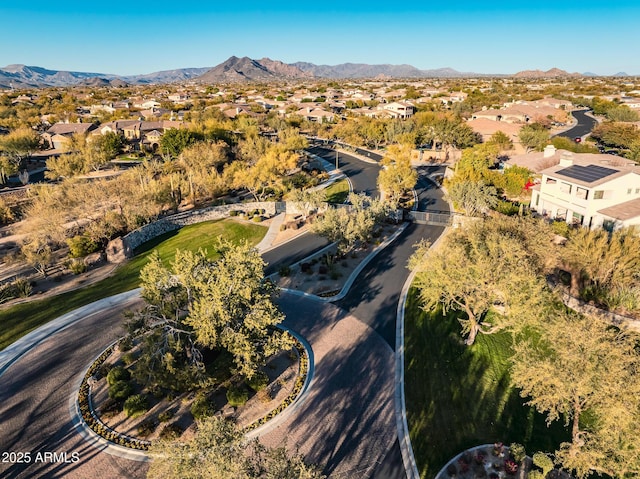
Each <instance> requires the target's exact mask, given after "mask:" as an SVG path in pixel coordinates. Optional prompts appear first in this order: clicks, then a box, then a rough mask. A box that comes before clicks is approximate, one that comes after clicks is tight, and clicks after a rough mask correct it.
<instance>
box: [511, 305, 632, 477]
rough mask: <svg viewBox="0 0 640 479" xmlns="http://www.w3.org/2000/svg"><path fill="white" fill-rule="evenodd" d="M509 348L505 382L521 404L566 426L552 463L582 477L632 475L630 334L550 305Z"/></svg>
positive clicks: (549, 420)
mask: <svg viewBox="0 0 640 479" xmlns="http://www.w3.org/2000/svg"><path fill="white" fill-rule="evenodd" d="M534 331H535V332H534V333H533V334H530V335H529V336H528V338H526V339H523V340H521V341H519V342H517V343H516V344H515V346H514V349H515V355H514V357H513V358H512V360H513V370H512V380H513V383H514V384H515V385H516V386H517V387H518V388H520V390H521V395H522V396H523V397H526V398H528V404H530V405H532V406H534V407H535V408H536V409H537V410H538V411H540V412H542V413H545V414H546V415H547V421H548V422H552V421H556V420H561V419H563V420H564V421H565V423H566V424H567V425H568V426H570V431H571V442H568V443H563V444H562V445H561V447H560V449H559V450H558V451H557V452H556V461H557V462H559V463H560V464H562V466H563V467H565V468H567V469H571V470H574V471H575V472H576V474H577V475H578V476H579V477H581V478H583V477H585V476H587V475H588V474H590V473H592V472H597V473H599V474H607V475H609V476H612V477H619V478H623V477H636V476H637V475H638V474H640V440H639V439H638V434H637V431H638V428H639V427H640V383H638V380H637V374H638V372H640V356H639V355H638V351H637V338H633V337H631V336H629V335H627V334H624V333H623V332H621V331H619V330H615V329H613V328H611V327H609V326H608V325H607V324H605V323H604V322H602V321H600V320H598V319H596V318H591V317H583V316H580V315H578V314H576V313H574V312H568V311H566V310H564V309H560V308H559V309H557V310H556V311H554V312H553V314H549V315H547V316H546V318H545V321H544V324H539V325H538V327H537V328H535V329H534Z"/></svg>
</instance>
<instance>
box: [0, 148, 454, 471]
mask: <svg viewBox="0 0 640 479" xmlns="http://www.w3.org/2000/svg"><path fill="white" fill-rule="evenodd" d="M323 154H326V155H331V154H333V155H335V153H334V152H332V151H329V152H326V151H325V153H323ZM340 159H341V165H340V166H341V168H342V169H343V171H345V172H349V173H351V174H353V175H354V178H353V179H352V182H353V183H354V189H355V190H356V191H358V190H361V191H362V190H364V191H367V192H369V193H371V194H375V193H376V190H375V188H374V187H372V186H371V185H372V184H373V185H374V184H375V182H373V183H372V182H371V178H373V177H376V176H377V168H378V167H377V165H372V164H370V163H366V162H362V161H359V160H357V159H354V158H352V157H349V156H348V155H340ZM426 172H427V173H428V171H426ZM421 173H424V172H421ZM354 179H355V181H354ZM418 191H419V204H420V206H428V207H429V208H430V209H440V210H446V209H447V206H446V203H444V202H443V201H442V194H441V192H440V191H439V190H437V189H436V188H434V187H433V185H432V184H431V183H430V182H427V181H424V180H423V179H421V180H420V182H419V185H418ZM441 232H442V228H437V227H429V226H419V225H410V226H409V228H407V230H405V231H404V233H403V234H402V235H401V236H400V237H399V238H398V239H397V240H396V242H394V243H393V244H392V245H391V246H390V247H389V248H387V249H386V250H384V251H383V252H382V253H381V254H379V255H378V256H377V257H376V258H375V259H374V260H373V261H372V262H371V263H370V264H369V265H368V266H367V267H366V268H365V269H364V271H363V272H362V273H361V275H360V276H359V277H358V279H357V281H356V282H355V283H354V285H353V288H352V289H351V291H350V292H349V294H348V295H347V296H346V297H345V298H343V299H342V300H341V301H340V302H338V303H337V304H336V305H331V304H325V303H319V302H317V301H314V300H310V299H308V298H301V297H299V296H296V295H289V294H285V295H284V296H283V298H282V299H281V301H280V302H281V306H282V308H283V309H284V310H285V311H287V313H288V315H287V324H288V325H289V326H290V327H292V328H293V329H295V330H297V331H300V332H302V333H303V335H304V336H305V337H307V339H308V340H310V343H311V345H312V348H313V351H314V355H315V360H316V376H315V378H314V380H313V381H312V384H311V386H310V389H309V396H308V398H307V399H306V400H305V401H304V402H303V403H302V405H301V406H300V407H299V408H298V409H297V410H296V412H295V414H293V415H291V416H290V417H289V418H288V419H287V421H285V422H284V423H283V424H280V425H278V427H277V428H276V429H275V430H274V431H271V432H269V433H267V434H266V436H265V441H266V442H272V441H276V440H279V439H281V438H283V437H286V438H289V439H291V440H293V441H294V442H295V445H296V446H298V447H300V450H301V452H305V453H306V454H307V456H308V457H309V459H310V460H312V461H317V462H318V463H320V464H324V465H325V472H326V473H330V474H331V477H339V478H342V477H344V478H347V477H358V478H360V477H375V478H386V479H395V478H398V479H399V478H404V477H406V476H405V472H404V466H403V464H402V458H401V455H400V450H399V446H398V441H397V437H396V430H395V418H394V414H393V390H394V384H393V370H394V355H393V347H394V346H395V340H394V328H395V316H396V315H395V312H396V308H397V302H398V298H399V295H400V289H401V288H402V286H403V284H404V282H405V280H406V277H407V275H408V272H407V270H406V262H407V259H408V258H409V256H410V255H411V253H412V251H413V248H412V246H413V244H415V243H416V242H417V241H419V240H420V239H422V238H429V239H431V240H435V238H437V236H439V235H440V234H441ZM305 236H309V237H313V235H304V236H303V237H301V239H304V241H309V238H305ZM304 241H303V242H304ZM311 242H313V240H311ZM308 244H311V243H308ZM290 247H291V243H288V244H287V247H286V248H281V249H284V250H288V249H289V248H290ZM300 249H301V251H302V250H304V245H301V246H300ZM289 261H290V257H289ZM125 307H126V305H123V306H122V307H120V308H117V309H115V310H114V309H112V310H109V311H103V312H101V313H99V314H96V315H93V316H90V317H88V318H87V319H86V320H83V322H82V327H81V328H79V327H77V326H76V327H71V328H68V329H66V330H64V331H61V332H60V333H58V334H56V335H55V340H54V339H53V338H51V339H49V340H47V341H45V342H43V343H42V344H40V345H39V346H37V347H35V348H34V349H33V350H31V351H30V352H29V353H27V354H26V355H25V356H23V357H22V358H20V359H19V360H18V361H17V362H16V363H15V364H13V365H12V366H11V367H10V368H9V369H8V370H7V371H6V373H5V374H4V375H3V376H2V377H0V424H2V431H1V432H0V450H1V451H14V452H30V453H32V458H33V457H34V456H35V454H36V453H37V452H55V453H62V452H67V453H68V456H70V455H71V453H72V452H77V453H78V454H79V455H80V461H78V462H77V463H74V462H72V458H67V459H68V461H67V462H55V463H51V462H45V463H37V464H35V463H33V462H32V463H31V464H8V463H0V476H1V477H3V478H4V477H8V478H21V477H24V478H32V477H65V478H67V477H70V478H74V477H91V476H96V477H105V478H119V477H127V478H129V477H143V476H144V474H145V471H146V465H145V463H142V462H135V461H129V460H125V459H121V458H118V457H114V456H111V455H109V454H100V453H99V451H97V450H96V449H93V447H92V446H89V445H88V444H87V443H85V442H84V441H83V439H82V438H81V436H80V435H78V434H77V433H76V431H75V430H74V427H73V425H72V424H71V421H70V419H69V400H70V398H71V397H72V395H73V394H74V393H75V388H76V387H77V383H78V381H79V375H81V374H82V373H83V372H84V370H85V369H86V367H87V366H88V364H89V363H90V362H91V360H92V359H93V357H94V356H95V355H96V354H98V353H99V352H100V351H101V350H102V349H103V348H104V347H106V346H107V345H108V344H110V343H111V342H112V341H113V340H114V339H116V338H117V337H119V336H120V335H121V334H122V330H121V328H120V324H121V319H120V314H121V311H122V309H124V308H125ZM96 332H99V334H96ZM285 426H286V427H285ZM290 445H291V444H290ZM58 459H60V457H58Z"/></svg>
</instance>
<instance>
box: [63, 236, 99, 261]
mask: <svg viewBox="0 0 640 479" xmlns="http://www.w3.org/2000/svg"><path fill="white" fill-rule="evenodd" d="M66 241H67V245H68V246H69V256H71V257H72V258H82V257H83V256H87V255H88V254H90V253H93V252H95V251H98V249H99V248H100V246H99V245H98V244H96V243H95V242H94V241H93V240H92V239H91V238H89V237H88V236H84V235H76V236H74V237H73V238H67V240H66Z"/></svg>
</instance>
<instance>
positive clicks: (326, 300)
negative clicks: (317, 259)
mask: <svg viewBox="0 0 640 479" xmlns="http://www.w3.org/2000/svg"><path fill="white" fill-rule="evenodd" d="M405 229H407V223H403V224H402V225H401V226H400V227H399V228H398V229H397V230H396V231H395V233H393V234H392V235H391V236H390V237H389V238H387V239H386V240H385V241H383V242H382V243H380V244H379V245H378V246H376V247H375V248H374V250H373V251H371V253H369V254H368V255H367V256H366V257H365V258H364V259H363V260H362V261H361V262H360V263H359V264H358V266H356V268H355V269H354V270H353V271H352V272H351V274H350V275H349V277H348V278H347V280H346V281H345V283H344V285H343V286H342V289H341V290H340V292H339V293H338V294H336V295H335V296H329V297H323V296H318V295H316V294H312V293H307V292H304V291H298V290H296V289H289V288H280V290H281V291H285V292H287V293H290V294H295V295H298V296H303V297H305V298H310V299H314V300H316V301H321V302H323V303H333V302H335V301H340V300H341V299H343V298H344V297H345V296H346V295H347V294H348V293H349V290H350V289H351V286H353V283H354V282H355V280H356V279H357V277H358V276H359V275H360V273H361V272H362V270H363V269H364V268H365V267H366V266H367V265H368V264H369V263H370V262H371V260H372V259H373V258H375V257H376V255H377V254H378V253H380V251H382V250H383V249H385V248H386V247H387V246H389V245H390V244H391V243H393V242H394V241H395V240H396V239H397V238H398V236H400V235H401V234H402V233H403V232H404V230H405ZM335 245H336V243H331V244H329V245H327V246H325V247H324V248H322V249H321V250H320V251H317V252H316V253H314V254H313V255H312V256H316V255H321V254H323V253H324V252H325V251H329V250H330V249H331V248H332V247H334V246H335ZM309 258H311V256H307V257H306V258H303V259H301V260H300V261H297V262H296V263H293V264H292V265H291V267H296V266H298V265H299V264H301V263H304V262H306V261H307V260H308V259H309ZM276 274H278V273H273V274H271V275H270V276H269V277H270V278H271V277H273V276H275V275H276Z"/></svg>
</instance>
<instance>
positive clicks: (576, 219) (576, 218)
mask: <svg viewBox="0 0 640 479" xmlns="http://www.w3.org/2000/svg"><path fill="white" fill-rule="evenodd" d="M583 220H584V216H583V215H581V214H580V213H573V218H572V223H573V224H574V225H581V224H582V221H583Z"/></svg>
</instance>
